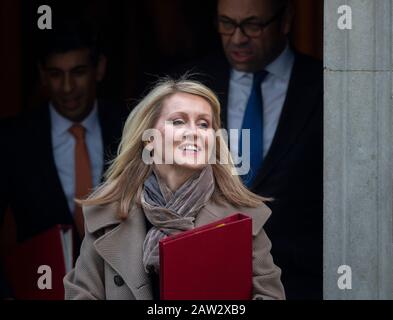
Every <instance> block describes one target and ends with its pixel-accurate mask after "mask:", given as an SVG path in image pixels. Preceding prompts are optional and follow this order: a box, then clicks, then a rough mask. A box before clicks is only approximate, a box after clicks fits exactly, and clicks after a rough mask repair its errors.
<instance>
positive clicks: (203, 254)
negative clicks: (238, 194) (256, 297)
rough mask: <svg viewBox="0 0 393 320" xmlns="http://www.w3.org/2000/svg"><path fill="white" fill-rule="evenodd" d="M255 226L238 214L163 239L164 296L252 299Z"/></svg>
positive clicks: (161, 265)
mask: <svg viewBox="0 0 393 320" xmlns="http://www.w3.org/2000/svg"><path fill="white" fill-rule="evenodd" d="M251 228H252V220H251V218H250V217H248V216H245V215H243V214H240V213H237V214H234V215H231V216H229V217H226V218H224V219H221V220H218V221H216V222H213V223H210V224H208V225H205V226H202V227H198V228H195V229H192V230H189V231H185V232H182V233H179V234H176V235H174V236H169V237H166V238H164V239H162V240H160V291H161V292H160V293H161V299H162V300H249V299H251V297H252V233H251Z"/></svg>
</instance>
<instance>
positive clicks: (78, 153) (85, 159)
mask: <svg viewBox="0 0 393 320" xmlns="http://www.w3.org/2000/svg"><path fill="white" fill-rule="evenodd" d="M69 131H70V132H71V134H72V135H73V136H74V138H75V198H77V199H83V198H85V197H86V196H87V195H88V194H89V192H90V191H91V189H92V187H93V181H92V175H91V166H90V158H89V153H88V150H87V145H86V142H85V128H84V127H83V126H81V125H79V124H74V125H73V126H72V127H71V128H70V129H69ZM74 221H75V225H76V228H77V230H78V233H79V236H80V238H81V239H83V237H84V231H85V229H84V219H83V213H82V207H81V206H80V205H79V204H77V203H75V212H74Z"/></svg>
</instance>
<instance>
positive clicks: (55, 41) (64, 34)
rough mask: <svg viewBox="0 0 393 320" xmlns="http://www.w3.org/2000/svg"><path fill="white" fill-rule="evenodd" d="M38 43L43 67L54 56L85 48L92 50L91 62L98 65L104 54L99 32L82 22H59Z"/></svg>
mask: <svg viewBox="0 0 393 320" xmlns="http://www.w3.org/2000/svg"><path fill="white" fill-rule="evenodd" d="M38 42H39V49H38V61H39V63H41V64H42V65H44V64H45V63H46V62H47V59H48V58H49V57H50V56H51V55H53V54H57V53H66V52H69V51H73V50H78V49H85V48H86V49H89V50H90V59H91V62H92V63H93V64H94V65H97V64H98V60H99V58H100V55H101V54H102V50H101V48H100V45H99V35H98V32H97V31H96V30H94V29H93V27H92V26H90V25H89V24H87V23H86V22H85V21H80V20H79V21H78V20H63V21H58V23H57V24H56V25H53V29H52V30H45V31H44V32H43V34H42V35H41V37H40V39H39V41H38Z"/></svg>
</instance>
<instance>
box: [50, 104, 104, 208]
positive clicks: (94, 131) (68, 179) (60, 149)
mask: <svg viewBox="0 0 393 320" xmlns="http://www.w3.org/2000/svg"><path fill="white" fill-rule="evenodd" d="M49 110H50V119H51V127H52V149H53V156H54V160H55V164H56V168H57V174H58V175H59V178H60V182H61V185H62V187H63V191H64V194H65V196H66V198H67V202H68V206H69V208H70V211H71V213H74V209H75V202H74V198H75V138H74V136H73V135H72V134H71V133H70V132H69V131H68V129H69V128H70V127H71V126H72V125H73V124H74V123H73V122H72V121H70V120H68V119H67V118H65V117H63V116H62V115H60V114H59V113H58V112H57V111H56V109H55V108H54V106H53V104H50V105H49ZM80 124H81V125H82V126H83V127H84V128H85V130H86V133H85V142H86V144H87V150H88V153H89V158H90V164H91V169H92V179H93V186H94V187H95V186H97V185H98V184H99V183H100V180H101V175H102V171H103V165H104V146H103V142H102V135H101V127H100V123H99V119H98V109H97V102H95V104H94V108H93V109H92V111H91V112H90V114H89V115H88V116H87V117H86V118H85V119H84V120H83V121H82V122H81V123H80Z"/></svg>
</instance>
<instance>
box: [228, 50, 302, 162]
mask: <svg viewBox="0 0 393 320" xmlns="http://www.w3.org/2000/svg"><path fill="white" fill-rule="evenodd" d="M294 60H295V57H294V54H293V52H292V50H291V49H290V48H289V46H287V47H286V48H285V49H284V51H283V52H282V53H281V54H280V55H279V56H278V57H277V58H276V59H275V60H274V61H273V62H272V63H270V64H269V65H268V66H266V68H265V70H266V71H268V72H269V73H268V75H267V76H266V78H265V80H264V81H263V82H262V85H261V90H262V97H263V156H264V157H265V156H266V154H267V153H268V151H269V149H270V146H271V144H272V141H273V138H274V135H275V133H276V130H277V126H278V122H279V119H280V115H281V111H282V108H283V105H284V102H285V98H286V95H287V91H288V84H289V80H290V77H291V73H292V68H293V63H294ZM252 81H253V74H252V73H247V72H241V71H237V70H235V69H232V70H231V76H230V82H229V94H228V118H227V123H228V129H237V130H241V128H242V124H243V117H244V114H245V111H246V107H247V102H248V98H249V96H250V94H251V87H252ZM228 133H229V132H228ZM236 140H237V139H236ZM230 147H231V152H232V154H233V156H234V157H235V155H237V153H238V141H235V140H233V141H231V144H230ZM235 158H236V157H235Z"/></svg>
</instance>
